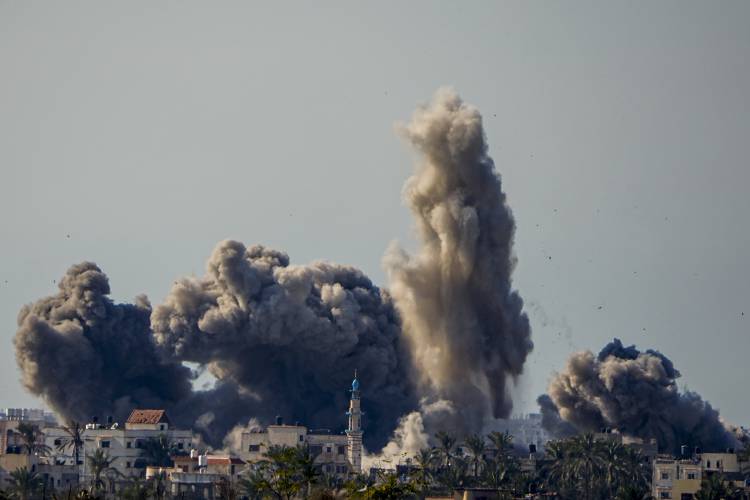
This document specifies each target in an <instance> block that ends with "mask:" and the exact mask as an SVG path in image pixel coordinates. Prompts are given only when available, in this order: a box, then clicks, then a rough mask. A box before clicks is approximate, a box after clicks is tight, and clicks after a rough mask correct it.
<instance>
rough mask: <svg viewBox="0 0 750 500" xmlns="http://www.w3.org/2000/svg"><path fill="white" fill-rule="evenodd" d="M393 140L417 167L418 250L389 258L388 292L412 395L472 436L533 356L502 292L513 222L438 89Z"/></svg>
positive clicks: (484, 161)
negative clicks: (404, 144) (449, 412)
mask: <svg viewBox="0 0 750 500" xmlns="http://www.w3.org/2000/svg"><path fill="white" fill-rule="evenodd" d="M402 133H403V135H404V137H405V138H406V139H407V140H408V141H409V143H410V144H411V145H412V146H413V147H414V148H415V149H416V150H417V151H418V152H419V153H420V155H421V157H422V159H421V162H420V164H419V165H418V167H417V172H416V174H415V175H414V176H413V177H412V178H411V179H409V180H408V182H407V183H406V186H405V189H404V197H405V199H406V203H407V204H408V206H409V207H410V208H411V210H412V212H413V214H414V217H415V219H416V222H417V231H418V236H419V239H420V243H421V248H420V250H419V252H418V253H417V254H416V255H415V256H409V255H407V253H406V252H404V251H403V250H401V249H399V248H398V247H396V246H393V247H392V248H391V249H390V251H389V253H388V255H387V256H386V259H385V265H386V269H387V270H388V272H389V276H390V290H391V293H392V294H393V298H394V301H395V304H396V307H397V309H398V311H399V313H400V314H401V319H402V322H403V331H404V337H405V339H406V340H407V344H408V346H409V349H410V351H411V355H412V360H413V363H414V368H415V375H416V380H417V382H418V383H419V385H420V389H421V393H422V394H423V395H426V396H427V397H428V398H429V399H430V400H441V399H442V400H447V401H450V402H452V403H453V407H454V408H455V410H456V412H457V417H458V418H457V419H456V421H457V422H458V423H460V424H461V425H462V427H464V429H465V430H466V431H472V432H476V431H478V430H480V429H481V428H482V426H483V425H484V424H485V423H486V422H487V420H488V419H492V418H503V417H507V416H508V415H509V414H510V411H511V409H512V402H511V399H510V396H509V394H508V391H507V389H508V383H509V381H510V380H509V379H514V378H515V377H517V376H518V375H520V374H521V372H522V370H523V365H524V362H525V361H526V356H527V355H528V354H529V352H531V349H532V342H531V330H530V327H529V321H528V318H527V316H526V315H525V314H524V313H523V310H522V309H523V301H522V300H521V297H520V296H519V295H518V294H517V293H516V292H515V291H514V290H513V289H512V285H511V273H512V271H513V267H514V265H515V257H514V255H513V250H512V246H513V236H514V232H515V222H514V220H513V215H512V214H511V211H510V208H509V207H508V206H507V205H506V203H505V194H504V193H503V191H502V187H501V183H500V177H499V176H498V174H497V172H496V170H495V167H494V164H493V162H492V159H491V158H490V157H489V156H488V154H487V142H486V138H485V135H484V129H483V127H482V117H481V115H480V114H479V112H478V111H477V109H476V108H474V107H472V106H469V105H467V104H465V103H463V102H462V100H461V99H460V97H458V95H456V94H455V93H454V92H453V91H451V90H448V89H443V90H441V91H439V92H438V93H437V94H436V95H435V98H434V99H433V101H432V102H431V103H430V104H429V105H428V106H425V107H422V108H420V109H418V110H417V112H416V113H415V114H414V116H413V118H412V120H411V122H410V123H409V124H408V125H406V126H403V127H402Z"/></svg>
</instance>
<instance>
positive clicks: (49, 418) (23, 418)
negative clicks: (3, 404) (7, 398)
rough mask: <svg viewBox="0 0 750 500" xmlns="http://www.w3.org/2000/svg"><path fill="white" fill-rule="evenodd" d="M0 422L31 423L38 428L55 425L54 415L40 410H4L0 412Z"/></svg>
mask: <svg viewBox="0 0 750 500" xmlns="http://www.w3.org/2000/svg"><path fill="white" fill-rule="evenodd" d="M0 420H9V421H15V422H32V423H34V424H36V425H38V426H39V427H40V428H44V427H47V426H53V425H57V418H56V417H55V414H54V413H52V412H49V411H45V410H42V409H40V408H5V409H3V410H0Z"/></svg>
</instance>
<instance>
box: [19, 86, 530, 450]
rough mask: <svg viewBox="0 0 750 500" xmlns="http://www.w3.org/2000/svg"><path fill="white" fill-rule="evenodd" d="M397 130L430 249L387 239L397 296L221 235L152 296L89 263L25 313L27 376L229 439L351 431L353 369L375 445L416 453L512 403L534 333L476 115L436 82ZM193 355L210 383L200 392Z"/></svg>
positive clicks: (35, 388)
mask: <svg viewBox="0 0 750 500" xmlns="http://www.w3.org/2000/svg"><path fill="white" fill-rule="evenodd" d="M403 134H404V136H405V137H406V138H407V139H408V141H409V142H410V143H411V144H412V145H413V146H414V147H415V148H416V149H417V150H418V152H419V153H420V154H421V155H422V157H423V162H422V164H421V165H420V166H419V167H418V170H417V173H416V175H415V176H414V177H413V178H411V179H410V180H409V181H408V183H407V185H406V189H405V197H406V200H407V202H408V205H409V206H410V208H411V209H412V211H413V212H414V214H415V216H416V219H417V226H418V230H419V237H420V241H421V245H422V246H421V249H420V250H419V252H418V253H417V254H416V255H415V256H414V257H410V256H408V255H407V254H406V253H405V252H403V251H402V250H399V249H398V248H396V247H393V248H392V249H391V250H390V251H389V252H388V254H387V256H386V259H385V265H386V267H387V270H388V272H389V276H390V280H391V281H390V282H391V287H392V288H391V292H390V293H389V292H388V291H386V290H383V289H380V288H378V287H377V286H375V285H373V283H372V282H371V281H370V280H369V279H368V278H367V277H366V276H365V275H364V274H363V273H362V272H361V271H359V270H357V269H355V268H352V267H349V266H343V265H337V264H332V263H328V262H315V263H312V264H309V265H291V264H290V262H289V258H288V256H287V255H286V254H285V253H283V252H279V251H276V250H272V249H270V248H266V247H262V246H251V247H246V246H245V245H243V244H242V243H239V242H237V241H223V242H220V243H219V244H218V245H217V246H216V248H215V249H214V251H213V254H212V255H211V257H210V259H209V261H208V263H207V266H206V273H205V275H204V276H203V277H199V278H196V277H188V278H183V279H179V280H177V281H176V282H175V285H174V286H173V287H172V290H171V291H170V293H169V295H168V296H167V298H166V299H165V301H164V303H162V304H161V305H159V306H157V307H155V308H153V309H152V308H151V306H150V305H149V304H148V302H147V300H146V299H145V298H139V299H137V300H136V304H135V305H129V304H115V303H113V302H112V301H111V300H110V299H109V297H108V294H109V284H108V281H107V278H106V276H105V275H104V273H102V271H101V270H100V269H99V268H97V267H96V266H95V265H94V264H91V263H84V264H81V265H77V266H73V267H72V268H71V269H70V270H69V271H68V273H67V274H66V276H65V278H64V279H63V280H62V281H61V283H60V289H59V291H58V293H57V294H56V295H54V296H52V297H48V298H44V299H41V300H39V301H38V302H36V303H34V304H32V305H30V306H27V307H25V308H24V309H23V310H22V311H21V314H20V315H19V321H18V325H19V328H18V331H17V334H16V337H15V346H16V358H17V361H18V364H19V366H20V368H21V371H22V378H23V383H24V385H25V386H26V388H27V389H28V390H29V391H31V392H32V393H33V394H36V395H39V396H41V397H43V398H44V399H45V400H46V401H47V402H48V404H49V405H50V406H51V407H52V408H53V409H54V410H56V411H57V412H58V413H60V414H61V416H63V417H64V418H75V419H78V420H84V419H87V418H88V417H89V416H91V415H100V416H104V415H114V416H115V417H117V418H118V419H122V418H124V417H125V416H126V415H127V413H128V412H129V411H130V409H131V408H132V407H134V406H140V407H163V408H166V409H167V410H168V411H169V412H170V415H171V417H172V419H173V420H175V421H176V423H178V424H179V425H183V426H191V427H192V428H193V429H195V430H197V431H199V432H200V433H201V435H202V437H203V439H205V440H206V442H208V443H210V444H212V445H214V446H221V445H222V444H224V445H226V446H229V447H231V445H232V443H233V442H235V441H236V438H237V433H238V432H239V431H238V427H237V426H238V425H240V426H242V425H245V424H246V423H247V422H248V421H250V419H257V421H255V420H254V421H253V422H260V423H269V422H270V421H271V420H272V418H273V416H274V415H277V414H278V415H282V416H283V417H284V418H285V419H286V420H287V421H299V422H302V423H304V424H306V425H307V426H308V427H312V428H332V430H334V431H337V430H341V429H343V427H344V425H345V416H344V411H345V408H346V407H347V399H348V394H347V392H346V387H347V386H348V384H349V383H350V381H351V377H352V374H353V372H354V370H355V369H358V371H359V374H360V379H361V380H362V387H363V407H364V411H365V412H366V420H365V444H366V445H367V447H368V448H369V449H374V450H379V449H381V448H382V447H383V446H384V445H386V444H388V447H389V448H388V449H389V450H393V449H394V448H398V447H401V448H404V447H405V448H408V449H411V448H414V447H417V446H422V445H424V443H426V440H427V439H429V436H430V435H431V434H432V433H433V432H434V431H435V430H438V429H441V428H445V429H452V430H465V431H480V430H481V429H482V427H483V426H484V425H485V424H486V422H487V421H488V420H490V419H493V418H496V417H505V416H507V415H508V414H509V412H510V410H511V406H512V404H511V401H510V398H509V396H508V391H507V386H508V384H509V382H510V381H511V380H512V379H514V378H515V377H517V376H518V375H519V374H520V373H521V371H522V368H523V364H524V361H525V359H526V356H527V354H528V353H529V352H530V350H531V348H532V344H531V341H530V329H529V323H528V320H527V318H526V316H525V314H523V312H522V301H521V299H520V297H519V296H518V294H517V293H515V292H514V291H513V290H512V288H511V279H510V277H511V272H512V269H513V266H514V258H513V253H512V241H513V233H514V228H515V225H514V221H513V218H512V216H511V212H510V210H509V209H508V207H507V206H506V204H505V195H504V194H503V192H502V190H501V185H500V179H499V177H498V175H497V173H496V172H495V170H494V166H493V163H492V160H491V159H490V158H489V157H488V155H487V144H486V141H485V137H484V132H483V129H482V121H481V116H480V114H479V113H478V112H477V110H476V109H474V108H472V107H470V106H467V105H466V104H464V103H463V102H462V101H461V100H460V98H459V97H458V96H456V95H455V94H454V93H452V92H451V91H441V92H439V93H438V94H437V95H436V97H435V99H434V101H433V102H432V103H431V104H430V105H428V106H426V107H423V108H420V109H419V110H418V111H417V112H416V114H415V115H414V118H413V120H412V121H411V123H410V124H409V125H407V126H405V127H403ZM186 362H189V363H194V364H197V365H198V366H199V369H200V370H203V369H207V370H208V371H209V372H210V373H211V374H212V375H213V376H214V377H216V379H217V382H216V385H215V387H213V388H212V389H209V390H203V391H196V390H193V388H192V381H193V380H194V379H195V376H196V374H195V373H193V372H192V371H191V370H190V369H188V368H186V367H185V366H184V365H183V363H186ZM397 426H399V427H398V430H397V432H396V433H395V434H394V430H396V428H397ZM389 438H391V439H390V441H389Z"/></svg>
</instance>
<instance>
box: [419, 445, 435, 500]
mask: <svg viewBox="0 0 750 500" xmlns="http://www.w3.org/2000/svg"><path fill="white" fill-rule="evenodd" d="M414 463H415V464H416V466H417V471H416V483H417V485H418V486H419V490H420V491H421V492H422V493H423V494H425V493H427V491H428V489H429V487H430V484H431V483H432V466H433V464H434V463H435V450H434V449H430V448H422V449H421V450H419V451H418V452H417V454H416V455H415V456H414Z"/></svg>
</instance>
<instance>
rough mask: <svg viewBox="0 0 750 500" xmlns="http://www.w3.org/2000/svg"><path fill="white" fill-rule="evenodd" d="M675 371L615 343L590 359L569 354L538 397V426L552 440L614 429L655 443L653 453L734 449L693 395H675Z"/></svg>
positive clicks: (715, 416) (649, 354)
mask: <svg viewBox="0 0 750 500" xmlns="http://www.w3.org/2000/svg"><path fill="white" fill-rule="evenodd" d="M679 377H680V372H679V371H677V370H676V369H675V367H674V365H673V364H672V361H670V360H669V358H667V357H666V356H664V355H663V354H662V353H660V352H658V351H653V350H648V351H645V352H641V351H639V350H638V349H636V348H635V346H630V347H625V346H623V345H622V342H620V340H619V339H615V340H614V341H613V342H611V343H609V344H607V345H606V346H605V347H604V349H602V351H601V352H600V353H599V355H598V356H595V355H594V354H593V353H592V352H591V351H582V352H578V353H575V354H573V355H572V356H571V357H570V358H569V359H568V363H567V365H566V367H565V369H564V370H563V371H562V372H560V373H559V374H556V376H555V377H554V378H553V380H552V381H551V383H550V385H549V389H548V393H549V395H543V396H540V398H539V400H538V401H539V403H540V406H541V408H542V413H543V423H544V425H545V426H546V428H547V429H548V430H549V431H550V432H552V433H553V435H556V436H565V435H569V434H570V433H572V432H575V431H599V430H600V429H602V428H611V429H616V430H618V431H619V432H621V433H622V434H625V435H629V436H635V437H640V438H646V439H651V438H654V439H656V440H657V443H658V445H659V449H660V450H661V451H665V452H677V451H679V448H680V446H681V445H683V444H684V445H688V446H700V447H701V448H702V449H703V450H706V451H708V450H723V449H725V448H727V447H733V446H735V445H736V437H735V435H734V433H733V430H732V429H730V428H728V427H727V426H725V425H724V423H723V422H722V420H721V419H720V418H719V413H718V411H716V410H715V409H714V408H712V407H711V405H710V404H709V403H708V402H707V401H704V400H703V399H702V398H701V397H700V396H699V395H698V394H696V393H694V392H691V391H685V392H680V390H679V389H678V387H677V379H678V378H679Z"/></svg>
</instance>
